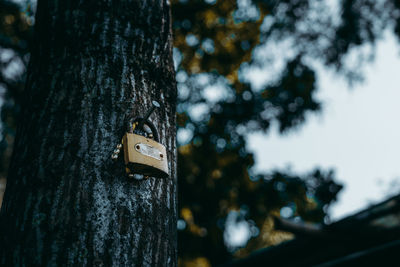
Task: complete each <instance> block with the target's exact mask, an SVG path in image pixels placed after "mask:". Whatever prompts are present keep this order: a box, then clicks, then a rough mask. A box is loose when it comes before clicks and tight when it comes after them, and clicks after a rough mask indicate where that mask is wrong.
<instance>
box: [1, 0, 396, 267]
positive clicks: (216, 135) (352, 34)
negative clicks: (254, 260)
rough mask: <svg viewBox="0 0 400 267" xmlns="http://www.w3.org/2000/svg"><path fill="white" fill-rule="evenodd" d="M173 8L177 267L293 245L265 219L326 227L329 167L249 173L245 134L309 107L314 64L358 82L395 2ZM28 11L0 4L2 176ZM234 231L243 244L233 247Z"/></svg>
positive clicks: (292, 122) (213, 2) (258, 1)
mask: <svg viewBox="0 0 400 267" xmlns="http://www.w3.org/2000/svg"><path fill="white" fill-rule="evenodd" d="M171 5H172V14H173V22H172V26H173V32H174V46H175V49H174V58H175V61H176V69H177V81H178V93H179V97H178V114H177V116H178V120H177V122H178V141H179V151H178V152H179V153H178V183H179V185H178V187H179V195H178V198H179V221H178V230H179V231H178V235H179V236H178V240H179V244H178V245H179V263H180V265H181V266H211V265H214V264H218V263H223V262H226V261H228V260H229V259H231V258H232V257H234V256H237V257H242V256H246V255H248V253H250V252H252V251H254V250H256V249H259V248H262V247H265V246H269V245H273V244H276V243H279V242H281V241H283V240H287V239H290V238H292V235H291V234H290V233H284V232H280V231H277V230H275V229H274V225H273V220H272V218H273V217H274V216H283V217H285V218H292V219H294V220H302V221H307V222H314V223H325V222H327V221H328V220H329V217H328V211H329V210H328V207H329V205H330V204H331V203H332V202H333V201H335V200H336V196H337V193H338V192H339V191H340V189H341V188H342V186H341V185H339V184H338V183H337V182H336V181H335V175H334V172H333V171H331V170H320V169H315V170H312V171H310V172H309V173H306V174H295V173H292V172H291V171H289V170H271V171H270V172H268V173H255V171H254V170H253V168H252V167H253V165H254V158H253V155H252V153H251V152H250V151H248V149H247V147H246V140H247V136H248V134H249V133H252V132H256V131H263V132H265V133H267V132H268V131H269V130H270V129H271V127H272V126H276V127H277V128H278V129H279V131H280V132H281V133H285V132H287V131H290V130H292V129H296V128H297V127H299V126H300V125H301V124H302V123H304V122H305V120H306V119H307V116H309V114H311V113H315V112H319V111H320V110H321V108H322V103H321V102H320V100H318V99H317V98H316V92H317V90H318V75H317V72H316V68H317V67H318V66H321V65H322V66H325V67H328V68H331V69H333V70H335V71H336V72H337V73H338V75H342V76H345V77H346V78H347V79H348V80H349V82H354V81H358V80H360V79H361V77H362V68H361V66H362V64H363V63H365V62H367V61H368V60H370V59H371V58H372V57H373V55H374V51H373V46H374V44H375V42H376V41H377V40H378V39H379V38H381V37H382V34H383V32H384V30H385V29H386V30H391V31H393V33H394V34H396V35H397V36H399V37H400V20H399V17H400V4H399V1H396V0H379V1H375V0H338V1H323V0H281V1H277V0H237V1H233V0H232V1H230V0H219V1H217V0H172V1H171ZM33 10H34V3H33V5H32V2H30V1H25V2H19V4H16V3H15V2H12V1H9V0H0V93H1V104H2V105H1V121H2V124H1V134H2V135H1V140H0V157H1V158H0V176H3V177H4V176H6V173H7V166H8V162H9V158H10V153H11V147H12V143H13V138H14V135H15V128H16V124H17V116H18V111H19V107H20V105H21V98H22V92H23V84H24V79H25V69H26V66H27V62H28V59H29V44H30V42H31V40H32V38H31V37H32V28H33V27H31V26H32V25H33V23H34V18H33ZM254 73H260V74H259V75H258V78H259V79H260V80H262V83H261V85H257V86H256V85H255V84H253V83H251V79H250V78H249V77H250V76H251V75H252V74H254ZM266 153H268V152H266ZM304 153H307V151H304ZM261 164H263V165H265V166H268V162H263V163H261ZM239 226H240V227H242V228H240V229H241V234H243V233H244V234H245V237H244V238H242V239H243V240H242V241H241V242H236V243H235V242H234V238H235V235H236V237H237V235H238V234H237V233H238V232H235V231H234V229H235V227H236V228H237V227H239ZM232 229H233V230H232ZM235 233H236V234H235Z"/></svg>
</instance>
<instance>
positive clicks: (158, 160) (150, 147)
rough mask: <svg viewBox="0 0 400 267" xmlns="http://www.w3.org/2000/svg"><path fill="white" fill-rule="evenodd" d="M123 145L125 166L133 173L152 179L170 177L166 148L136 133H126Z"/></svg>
mask: <svg viewBox="0 0 400 267" xmlns="http://www.w3.org/2000/svg"><path fill="white" fill-rule="evenodd" d="M122 143H123V146H124V158H125V164H126V166H127V168H128V169H129V170H130V171H131V172H133V173H138V174H143V175H148V176H151V177H166V176H168V175H169V171H168V160H167V151H166V149H165V146H163V145H162V144H160V143H158V142H156V141H154V140H153V139H150V138H146V137H144V136H142V135H138V134H134V133H126V134H125V135H124V137H123V138H122Z"/></svg>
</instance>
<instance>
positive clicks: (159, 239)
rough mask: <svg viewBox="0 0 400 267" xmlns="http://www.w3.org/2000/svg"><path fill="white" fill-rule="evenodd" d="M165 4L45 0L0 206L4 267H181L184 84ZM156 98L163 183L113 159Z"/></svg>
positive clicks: (0, 262) (137, 0)
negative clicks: (179, 164) (133, 122)
mask: <svg viewBox="0 0 400 267" xmlns="http://www.w3.org/2000/svg"><path fill="white" fill-rule="evenodd" d="M169 8H170V7H169V4H168V1H165V0H160V1H140V0H127V1H116V0H108V1H77V0H70V1H61V0H55V1H46V0H39V3H38V9H37V14H36V25H35V41H34V45H33V47H32V54H31V61H30V64H29V69H28V78H27V83H26V89H25V96H26V97H25V100H24V108H23V110H22V112H21V118H20V120H19V126H18V130H17V136H16V142H15V147H14V154H13V157H12V160H11V165H10V171H9V176H8V181H7V189H6V192H5V197H4V201H3V206H2V210H1V222H0V224H1V228H0V231H1V237H0V240H1V244H0V246H1V251H0V265H11V266H25V265H26V266H35V265H40V266H42V265H49V266H55V265H57V266H175V265H176V261H177V260H176V145H175V137H176V132H175V131H176V129H175V97H176V85H175V80H174V77H175V74H174V69H173V62H172V47H171V46H172V43H171V38H172V36H171V27H170V10H169ZM152 100H156V101H158V102H160V103H161V104H162V109H159V110H157V111H155V113H154V114H153V115H152V117H151V118H152V121H153V123H154V124H155V125H156V127H157V128H158V130H159V134H160V141H161V143H163V144H164V145H166V147H167V153H168V155H167V157H168V160H169V169H170V172H171V175H170V177H169V178H167V179H159V178H149V179H147V180H141V181H133V180H130V179H128V178H127V176H126V174H125V171H124V163H123V161H122V160H119V161H117V162H113V161H112V160H111V159H110V156H111V154H112V151H113V149H114V148H115V146H116V144H118V143H119V141H120V139H121V137H122V134H123V133H124V131H125V128H126V123H127V121H128V120H129V119H130V118H132V117H136V116H141V115H143V113H144V112H145V111H146V110H147V109H148V108H149V106H150V103H151V101H152Z"/></svg>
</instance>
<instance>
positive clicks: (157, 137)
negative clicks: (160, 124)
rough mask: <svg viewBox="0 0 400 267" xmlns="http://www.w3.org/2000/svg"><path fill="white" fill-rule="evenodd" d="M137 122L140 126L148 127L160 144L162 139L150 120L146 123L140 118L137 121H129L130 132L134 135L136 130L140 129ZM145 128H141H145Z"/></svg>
mask: <svg viewBox="0 0 400 267" xmlns="http://www.w3.org/2000/svg"><path fill="white" fill-rule="evenodd" d="M136 122H138V123H139V126H141V125H143V126H144V125H147V126H148V127H149V128H150V130H151V133H152V134H153V138H154V140H155V141H156V142H160V137H159V135H158V131H157V128H156V127H155V126H154V124H153V123H152V122H151V121H149V120H146V121H145V122H143V118H140V117H139V118H135V119H131V120H130V121H129V126H128V132H130V131H132V133H133V132H134V131H135V130H137V129H139V127H138V128H136ZM143 126H142V127H141V128H143ZM141 130H143V131H144V129H141Z"/></svg>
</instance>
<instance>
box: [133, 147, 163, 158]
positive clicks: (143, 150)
mask: <svg viewBox="0 0 400 267" xmlns="http://www.w3.org/2000/svg"><path fill="white" fill-rule="evenodd" d="M135 149H136V151H137V152H139V153H140V154H143V155H145V156H148V157H152V158H154V159H157V160H162V159H163V157H164V155H163V154H162V153H161V151H160V150H158V149H157V148H155V147H154V146H151V145H147V144H143V143H138V144H135Z"/></svg>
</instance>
